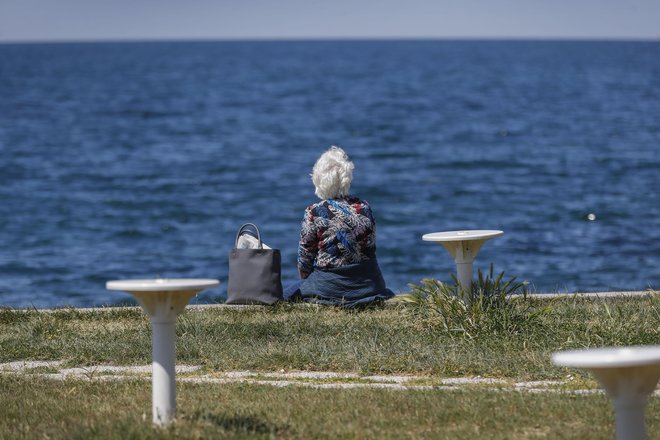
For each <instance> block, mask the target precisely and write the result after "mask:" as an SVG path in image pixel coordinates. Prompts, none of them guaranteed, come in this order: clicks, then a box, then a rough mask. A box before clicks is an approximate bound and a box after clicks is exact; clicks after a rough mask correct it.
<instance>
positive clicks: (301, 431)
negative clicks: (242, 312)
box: [0, 376, 660, 439]
mask: <svg viewBox="0 0 660 440" xmlns="http://www.w3.org/2000/svg"><path fill="white" fill-rule="evenodd" d="M177 390H178V395H177V402H178V417H177V420H176V422H175V423H174V424H173V425H172V426H171V427H169V428H167V429H162V430H161V429H156V428H152V426H151V414H150V409H151V402H150V399H151V393H150V384H149V383H148V382H146V381H122V382H91V383H90V382H81V381H76V380H67V381H63V382H62V381H47V380H43V379H38V378H37V379H34V378H33V379H25V378H21V377H12V376H0V394H1V395H2V396H3V405H0V437H2V438H29V439H33V438H67V439H88V438H98V439H117V438H122V439H149V438H159V439H160V438H162V439H166V438H172V439H174V438H232V439H235V438H237V439H238V438H251V439H252V438H256V439H259V438H264V439H267V438H283V439H289V438H304V439H309V438H328V439H341V438H351V439H402V438H412V439H421V438H457V439H474V438H489V439H511V438H513V439H516V438H553V439H554V438H557V439H561V438H567V439H568V438H589V439H611V438H613V429H614V428H613V416H612V411H611V408H610V404H609V402H608V401H607V399H606V398H605V396H602V395H592V396H575V395H561V394H543V395H539V394H525V393H517V392H498V391H484V390H470V389H468V390H465V391H455V392H446V391H439V390H430V391H389V390H378V389H359V390H316V389H308V388H299V387H289V388H276V387H271V386H264V385H261V386H260V385H241V384H224V385H210V384H203V385H197V384H187V383H180V384H178V387H177ZM647 426H648V429H649V438H660V399H658V398H653V399H651V401H650V403H649V407H648V411H647Z"/></svg>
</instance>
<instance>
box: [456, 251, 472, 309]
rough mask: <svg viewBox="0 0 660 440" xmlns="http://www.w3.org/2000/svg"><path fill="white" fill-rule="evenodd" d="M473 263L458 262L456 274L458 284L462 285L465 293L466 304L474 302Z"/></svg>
mask: <svg viewBox="0 0 660 440" xmlns="http://www.w3.org/2000/svg"><path fill="white" fill-rule="evenodd" d="M472 263H473V260H471V261H469V262H461V263H459V262H458V261H457V262H456V273H457V275H458V283H459V284H460V285H461V290H462V291H463V301H465V303H466V304H470V303H471V302H472Z"/></svg>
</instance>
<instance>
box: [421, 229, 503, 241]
mask: <svg viewBox="0 0 660 440" xmlns="http://www.w3.org/2000/svg"><path fill="white" fill-rule="evenodd" d="M502 234H504V231H498V230H491V229H476V230H468V231H446V232H433V233H431V234H424V235H422V240H424V241H435V242H445V241H468V240H489V239H491V238H494V237H497V236H499V235H502Z"/></svg>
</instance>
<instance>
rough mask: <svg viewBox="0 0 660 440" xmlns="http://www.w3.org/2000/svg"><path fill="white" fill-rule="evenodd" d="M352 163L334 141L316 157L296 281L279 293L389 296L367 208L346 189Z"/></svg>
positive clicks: (323, 297)
mask: <svg viewBox="0 0 660 440" xmlns="http://www.w3.org/2000/svg"><path fill="white" fill-rule="evenodd" d="M353 168H354V166H353V162H351V161H350V159H349V158H348V156H347V155H346V153H345V152H344V150H342V149H341V148H338V147H331V148H330V149H329V150H328V151H326V152H325V153H323V155H322V156H321V157H320V158H319V159H318V160H317V161H316V164H315V165H314V169H313V171H312V182H314V186H315V187H316V191H315V194H316V195H317V196H318V197H319V198H320V199H321V201H320V202H318V203H315V204H313V205H310V206H308V207H307V209H305V216H304V218H303V222H302V227H301V231H300V243H299V245H298V272H299V273H300V278H301V281H299V282H297V283H295V284H294V285H292V286H290V287H289V288H288V289H286V291H285V292H284V299H286V300H293V299H302V300H303V301H310V302H316V303H321V304H337V305H343V306H346V307H354V306H358V305H367V304H370V303H372V302H375V301H382V300H385V299H388V298H391V297H393V296H394V293H392V291H391V290H389V289H388V288H386V287H385V281H384V280H383V275H382V274H381V272H380V268H379V267H378V261H377V260H376V221H375V220H374V217H373V214H372V213H371V208H370V207H369V204H368V203H367V202H366V201H364V200H361V199H359V198H357V197H354V196H351V195H349V189H350V187H351V181H352V180H353Z"/></svg>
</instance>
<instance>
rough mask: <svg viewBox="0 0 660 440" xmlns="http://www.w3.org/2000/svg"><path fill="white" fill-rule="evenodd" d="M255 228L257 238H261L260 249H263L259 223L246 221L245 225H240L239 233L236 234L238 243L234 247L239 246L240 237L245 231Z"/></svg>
mask: <svg viewBox="0 0 660 440" xmlns="http://www.w3.org/2000/svg"><path fill="white" fill-rule="evenodd" d="M250 227H251V228H252V229H254V231H255V232H256V233H257V236H256V238H257V240H259V249H263V248H264V247H263V245H262V244H261V234H260V233H259V228H257V225H255V224H254V223H245V224H244V225H243V226H241V227H240V229H239V230H238V234H236V243H235V244H234V247H238V239H239V238H240V237H241V235H243V233H244V232H248V229H250Z"/></svg>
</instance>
